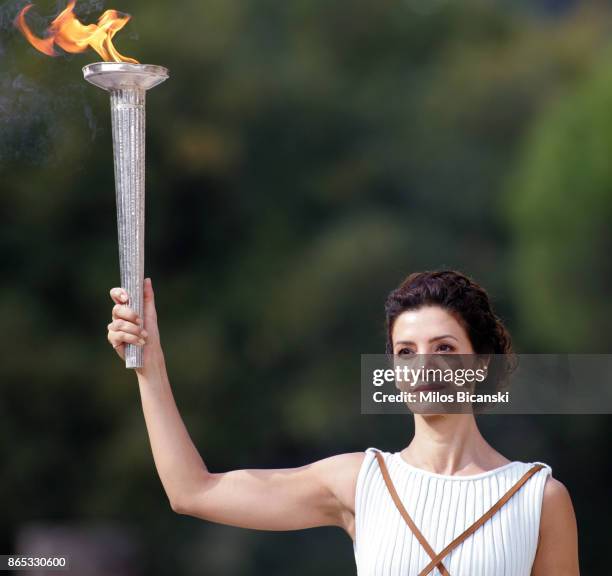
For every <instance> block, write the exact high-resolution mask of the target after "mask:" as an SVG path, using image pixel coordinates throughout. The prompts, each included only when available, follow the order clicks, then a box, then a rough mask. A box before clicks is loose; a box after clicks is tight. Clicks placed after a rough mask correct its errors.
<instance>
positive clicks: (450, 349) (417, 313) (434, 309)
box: [391, 306, 474, 356]
mask: <svg viewBox="0 0 612 576" xmlns="http://www.w3.org/2000/svg"><path fill="white" fill-rule="evenodd" d="M391 338H392V340H393V354H396V355H399V356H408V355H410V354H473V353H474V350H473V348H472V343H471V342H470V339H469V337H468V335H467V332H466V331H465V329H464V328H463V326H462V325H461V324H460V323H459V322H458V321H457V320H456V318H455V317H454V316H453V315H452V314H451V313H450V312H448V311H447V310H445V309H444V308H441V307H440V306H423V307H421V308H418V309H416V310H406V311H405V312H402V313H401V314H400V315H399V316H398V317H397V318H396V319H395V323H394V325H393V330H392V332H391Z"/></svg>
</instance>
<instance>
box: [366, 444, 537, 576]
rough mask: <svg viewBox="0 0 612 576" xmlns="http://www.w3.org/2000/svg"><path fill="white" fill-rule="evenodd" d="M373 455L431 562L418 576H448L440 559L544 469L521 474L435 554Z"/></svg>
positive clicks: (405, 518) (382, 466) (381, 465)
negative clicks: (433, 573) (439, 575)
mask: <svg viewBox="0 0 612 576" xmlns="http://www.w3.org/2000/svg"><path fill="white" fill-rule="evenodd" d="M375 455H376V459H377V460H378V465H379V466H380V471H381V472H382V475H383V479H384V481H385V484H386V485H387V489H388V490H389V493H390V494H391V498H393V502H394V503H395V505H396V506H397V509H398V510H399V512H400V514H401V515H402V517H403V518H404V520H405V521H406V524H408V526H409V527H410V529H411V530H412V532H413V533H414V535H415V537H416V539H417V540H418V541H419V542H420V544H421V546H423V548H424V549H425V551H426V552H427V554H428V555H429V557H430V558H431V562H430V563H429V564H427V566H425V568H423V570H421V571H420V572H419V576H427V574H429V573H430V572H431V571H432V570H433V569H434V568H436V567H437V568H438V570H440V572H441V573H442V576H450V574H449V572H448V570H447V569H446V567H445V566H444V564H443V563H442V558H444V557H445V556H446V555H447V554H448V553H449V552H450V551H451V550H452V549H453V548H455V547H456V546H458V545H459V544H461V542H463V541H464V540H465V539H466V538H467V537H468V536H470V535H471V534H473V533H474V532H476V530H478V528H480V527H481V526H482V525H483V524H484V523H485V522H486V521H487V520H489V519H490V518H491V517H492V516H493V515H494V514H495V513H496V512H497V511H498V510H499V509H500V508H501V507H502V506H503V505H504V504H505V503H506V502H508V500H510V498H512V496H513V495H514V494H515V493H516V492H517V491H518V490H519V489H520V488H521V487H522V486H523V484H525V482H527V480H529V478H531V477H532V476H533V475H534V474H535V473H536V472H537V471H538V470H541V469H542V468H544V466H543V465H542V464H535V465H534V466H532V467H531V468H530V469H529V470H528V471H527V472H525V474H523V476H522V477H521V478H520V479H519V480H518V482H517V483H516V484H514V486H512V488H510V490H508V491H507V492H506V493H505V494H504V495H503V496H502V497H501V498H500V499H499V500H498V501H497V502H496V503H495V504H494V505H493V506H491V508H489V510H488V511H487V512H485V513H484V514H483V515H482V516H481V517H480V518H479V519H478V520H476V522H474V524H472V525H471V526H470V527H469V528H467V529H466V530H465V531H464V532H462V533H461V534H460V535H459V536H457V537H456V538H455V539H454V540H453V541H452V542H451V543H450V544H449V545H448V546H446V548H444V550H442V552H440V553H438V554H436V553H435V552H434V550H433V548H432V547H431V546H430V545H429V543H428V542H427V540H425V537H424V536H423V534H421V531H420V530H419V529H418V528H417V526H416V524H415V523H414V522H413V521H412V518H410V515H409V514H408V512H407V511H406V508H404V505H403V504H402V501H401V499H400V497H399V496H398V494H397V491H396V490H395V486H394V485H393V482H392V481H391V476H389V471H388V470H387V466H386V464H385V460H384V458H383V457H382V455H381V453H380V452H375Z"/></svg>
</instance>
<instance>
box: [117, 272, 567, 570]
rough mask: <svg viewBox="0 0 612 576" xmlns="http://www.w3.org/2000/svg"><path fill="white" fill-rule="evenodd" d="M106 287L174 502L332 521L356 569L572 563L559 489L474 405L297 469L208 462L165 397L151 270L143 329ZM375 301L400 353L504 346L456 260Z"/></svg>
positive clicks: (503, 350)
mask: <svg viewBox="0 0 612 576" xmlns="http://www.w3.org/2000/svg"><path fill="white" fill-rule="evenodd" d="M110 293H111V297H112V299H113V301H114V302H115V306H114V307H113V310H112V316H113V320H112V322H111V323H110V324H109V325H108V340H109V342H110V343H111V344H112V346H113V347H114V348H115V350H116V351H117V353H118V354H119V356H120V357H121V358H122V359H123V358H124V344H125V343H132V344H137V345H145V348H144V367H143V368H142V369H137V370H136V373H137V377H138V384H139V389H140V394H141V399H142V405H143V411H144V416H145V422H146V426H147V430H148V434H149V439H150V442H151V448H152V451H153V456H154V460H155V465H156V467H157V471H158V473H159V476H160V479H161V481H162V483H163V486H164V489H165V491H166V494H167V496H168V499H169V502H170V506H171V507H172V509H173V510H174V511H175V512H177V513H179V514H186V515H190V516H195V517H198V518H202V519H205V520H209V521H212V522H219V523H222V524H229V525H232V526H240V527H245V528H254V529H261V530H298V529H302V528H312V527H316V526H338V527H340V528H342V529H344V530H345V531H346V532H347V534H348V535H349V536H350V537H351V538H352V540H353V547H354V552H355V560H356V565H357V571H358V574H360V576H366V575H368V576H370V575H371V576H396V575H397V576H399V575H402V576H403V575H413V574H414V575H417V574H418V575H419V576H425V575H426V574H434V575H438V574H443V575H445V576H446V575H448V574H450V575H452V576H477V575H483V576H500V575H502V574H504V575H505V576H529V575H532V576H550V575H552V574H554V575H555V576H577V575H578V574H579V568H578V550H577V548H578V546H577V528H576V519H575V516H574V510H573V506H572V502H571V499H570V496H569V494H568V492H567V490H566V488H565V487H564V485H563V484H562V483H561V482H559V481H558V480H556V479H554V478H552V476H551V469H550V467H549V466H547V465H546V464H542V463H536V464H535V465H534V464H533V463H524V462H520V461H512V462H511V461H510V460H508V459H507V458H505V457H504V456H503V455H502V454H500V453H499V452H497V451H496V450H495V449H494V448H493V447H492V446H490V445H489V444H488V443H487V441H486V440H485V439H484V438H483V437H482V435H481V434H480V431H479V430H478V427H477V424H476V420H475V418H474V415H473V413H468V414H414V420H415V434H414V437H413V438H412V440H411V441H410V443H409V444H408V445H407V446H406V447H405V448H404V449H403V450H401V451H400V452H395V453H390V452H384V451H380V450H378V449H376V448H368V449H367V450H366V451H365V452H354V453H348V454H340V455H336V456H331V457H329V458H325V459H323V460H319V461H317V462H314V463H312V464H308V465H305V466H301V467H298V468H283V469H271V470H265V469H250V470H232V471H229V472H210V471H209V470H208V468H207V467H206V464H205V463H204V462H203V460H202V458H201V457H200V454H199V453H198V451H197V449H196V448H195V446H194V445H193V443H192V441H191V438H190V437H189V434H188V432H187V430H186V429H185V426H184V424H183V421H182V419H181V416H180V414H179V412H178V410H177V407H176V405H175V402H174V398H173V395H172V390H171V387H170V383H169V380H168V375H167V373H166V368H165V363H164V355H163V352H162V348H161V344H160V337H159V332H158V328H157V315H156V310H155V301H154V296H153V288H152V285H151V280H150V279H149V278H147V279H146V281H145V287H144V326H146V330H145V329H143V327H142V322H141V319H140V318H137V316H136V314H135V313H134V311H133V310H131V309H130V308H129V306H128V305H127V303H128V295H127V294H126V292H125V290H123V289H122V288H113V289H112V290H111V291H110ZM386 312H387V328H388V342H387V348H388V350H389V351H391V352H393V353H394V354H396V355H399V356H402V357H410V356H411V355H413V354H488V353H494V354H508V353H510V352H511V346H510V338H509V336H508V333H507V332H506V329H505V328H504V326H503V324H502V323H501V321H500V320H499V318H497V316H495V314H494V313H493V311H492V310H491V306H490V302H489V298H488V296H487V294H486V292H485V291H484V290H483V289H482V288H481V287H480V286H479V285H478V284H476V283H475V282H474V281H472V280H471V279H469V278H467V277H466V276H464V275H463V274H461V273H459V272H456V271H452V270H443V271H436V272H422V273H415V274H412V275H410V276H409V277H408V278H407V279H406V280H405V281H404V282H403V283H402V284H401V285H400V286H399V288H397V289H396V290H394V291H393V292H392V293H391V294H390V296H389V298H388V300H387V305H386ZM512 491H514V492H512ZM504 498H505V501H504ZM487 513H488V516H487Z"/></svg>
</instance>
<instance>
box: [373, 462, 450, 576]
mask: <svg viewBox="0 0 612 576" xmlns="http://www.w3.org/2000/svg"><path fill="white" fill-rule="evenodd" d="M374 454H375V455H376V459H377V460H378V465H379V466H380V471H381V472H382V476H383V479H384V481H385V484H386V485H387V489H388V490H389V494H391V498H392V499H393V502H395V506H396V507H397V509H398V510H399V513H400V514H401V515H402V517H403V518H404V520H405V521H406V524H408V526H409V527H410V529H411V530H412V532H413V533H414V536H415V537H416V539H417V540H418V541H419V542H420V544H421V546H423V548H424V549H425V552H427V554H429V557H430V558H432V562H433V558H436V553H435V552H434V551H433V549H432V547H431V546H430V545H429V542H427V540H425V537H424V536H423V534H421V531H420V530H419V529H418V528H417V526H416V524H415V523H414V522H413V521H412V518H410V515H409V514H408V512H407V511H406V508H404V505H403V504H402V501H401V499H400V497H399V496H398V494H397V491H396V490H395V486H394V485H393V482H392V481H391V477H390V476H389V471H388V470H387V466H386V464H385V460H384V458H383V457H382V454H381V453H380V452H374ZM436 565H437V566H438V570H440V572H441V573H442V575H443V576H450V574H449V573H448V570H447V569H446V568H445V566H444V564H442V560H441V559H440V560H437V561H436V562H433V564H432V568H433V567H434V566H436Z"/></svg>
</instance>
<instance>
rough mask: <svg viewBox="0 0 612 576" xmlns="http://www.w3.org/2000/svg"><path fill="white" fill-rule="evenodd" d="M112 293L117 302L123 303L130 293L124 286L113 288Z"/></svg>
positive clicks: (114, 300)
mask: <svg viewBox="0 0 612 576" xmlns="http://www.w3.org/2000/svg"><path fill="white" fill-rule="evenodd" d="M110 295H111V298H112V299H113V302H115V304H123V303H125V302H127V301H128V293H127V292H126V291H125V290H124V289H123V288H111V289H110Z"/></svg>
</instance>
